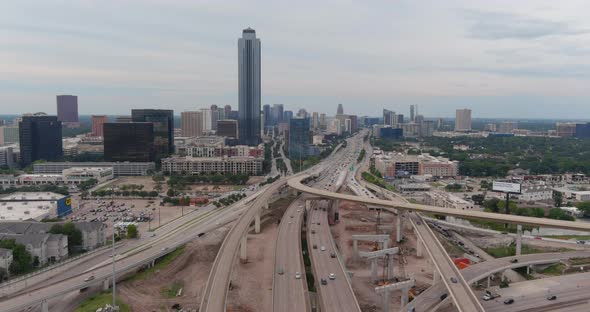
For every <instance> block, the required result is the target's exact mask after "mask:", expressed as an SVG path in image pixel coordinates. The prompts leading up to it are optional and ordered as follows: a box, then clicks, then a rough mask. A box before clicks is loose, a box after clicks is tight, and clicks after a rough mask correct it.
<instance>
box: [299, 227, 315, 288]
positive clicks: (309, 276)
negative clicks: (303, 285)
mask: <svg viewBox="0 0 590 312" xmlns="http://www.w3.org/2000/svg"><path fill="white" fill-rule="evenodd" d="M301 250H302V252H303V264H304V266H305V279H306V281H307V289H308V290H309V291H311V292H315V291H316V288H315V277H314V276H313V271H312V269H311V259H310V258H309V247H308V246H307V238H305V233H303V232H302V233H301Z"/></svg>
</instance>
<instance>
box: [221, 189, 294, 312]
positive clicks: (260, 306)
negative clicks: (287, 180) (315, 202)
mask: <svg viewBox="0 0 590 312" xmlns="http://www.w3.org/2000/svg"><path fill="white" fill-rule="evenodd" d="M292 200H293V198H285V199H281V200H279V201H277V202H275V203H274V205H273V204H271V209H270V210H271V214H268V215H267V216H265V217H264V219H263V220H264V221H263V223H262V224H261V228H260V233H259V234H252V233H250V235H248V262H246V263H242V262H241V261H240V260H239V257H237V258H236V264H235V266H234V270H233V272H232V289H231V291H230V292H229V294H228V297H227V299H228V300H227V311H228V312H257V311H271V310H272V278H273V274H274V269H273V268H274V259H275V256H274V254H275V248H274V247H275V245H274V242H275V239H276V237H277V232H278V225H277V220H278V219H280V218H281V217H282V216H283V213H284V212H285V210H286V209H287V207H288V206H289V204H290V203H291V201H292Z"/></svg>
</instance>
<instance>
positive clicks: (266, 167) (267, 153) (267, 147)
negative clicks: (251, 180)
mask: <svg viewBox="0 0 590 312" xmlns="http://www.w3.org/2000/svg"><path fill="white" fill-rule="evenodd" d="M273 143H274V142H273V141H270V143H264V160H263V161H262V172H263V173H269V172H270V169H271V167H272V150H271V148H272V145H273ZM235 184H237V183H235ZM242 184H243V183H242Z"/></svg>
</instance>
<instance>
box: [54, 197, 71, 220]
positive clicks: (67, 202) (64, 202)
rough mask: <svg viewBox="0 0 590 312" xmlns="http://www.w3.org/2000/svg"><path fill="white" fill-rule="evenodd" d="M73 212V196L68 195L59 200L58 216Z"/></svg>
mask: <svg viewBox="0 0 590 312" xmlns="http://www.w3.org/2000/svg"><path fill="white" fill-rule="evenodd" d="M70 213H72V197H71V196H66V197H63V198H62V199H60V200H58V201H57V216H58V217H60V218H61V217H64V216H67V215H69V214H70Z"/></svg>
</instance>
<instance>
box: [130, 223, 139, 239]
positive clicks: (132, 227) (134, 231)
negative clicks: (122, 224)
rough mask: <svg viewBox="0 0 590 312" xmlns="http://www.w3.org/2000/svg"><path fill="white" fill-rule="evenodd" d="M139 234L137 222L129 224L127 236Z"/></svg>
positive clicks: (135, 236)
mask: <svg viewBox="0 0 590 312" xmlns="http://www.w3.org/2000/svg"><path fill="white" fill-rule="evenodd" d="M137 237H139V234H138V233H137V226H135V224H130V225H128V226H127V238H131V239H133V238H137Z"/></svg>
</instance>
